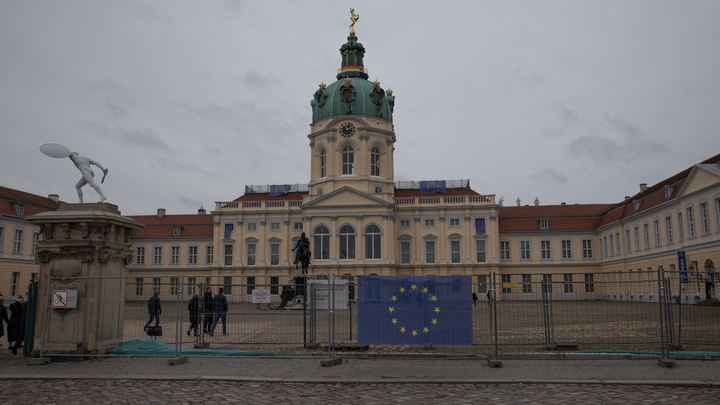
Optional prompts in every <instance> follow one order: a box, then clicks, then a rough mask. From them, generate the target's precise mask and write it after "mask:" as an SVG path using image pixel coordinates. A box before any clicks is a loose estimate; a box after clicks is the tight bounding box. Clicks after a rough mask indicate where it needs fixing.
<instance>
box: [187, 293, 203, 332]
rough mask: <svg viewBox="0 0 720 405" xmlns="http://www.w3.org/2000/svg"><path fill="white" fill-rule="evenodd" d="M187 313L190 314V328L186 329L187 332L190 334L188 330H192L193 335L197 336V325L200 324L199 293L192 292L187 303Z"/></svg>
mask: <svg viewBox="0 0 720 405" xmlns="http://www.w3.org/2000/svg"><path fill="white" fill-rule="evenodd" d="M188 313H189V314H190V329H188V331H187V334H188V336H190V331H191V330H194V331H195V333H194V334H193V336H197V330H198V325H199V324H200V295H198V293H195V294H193V297H192V299H191V300H190V302H189V303H188Z"/></svg>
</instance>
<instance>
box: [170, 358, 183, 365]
mask: <svg viewBox="0 0 720 405" xmlns="http://www.w3.org/2000/svg"><path fill="white" fill-rule="evenodd" d="M187 361H188V359H187V357H175V358H174V359H170V360H168V366H179V365H180V364H185V363H187Z"/></svg>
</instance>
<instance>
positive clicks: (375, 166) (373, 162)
mask: <svg viewBox="0 0 720 405" xmlns="http://www.w3.org/2000/svg"><path fill="white" fill-rule="evenodd" d="M370 175H371V176H379V175H380V151H379V150H378V149H377V148H372V150H371V151H370Z"/></svg>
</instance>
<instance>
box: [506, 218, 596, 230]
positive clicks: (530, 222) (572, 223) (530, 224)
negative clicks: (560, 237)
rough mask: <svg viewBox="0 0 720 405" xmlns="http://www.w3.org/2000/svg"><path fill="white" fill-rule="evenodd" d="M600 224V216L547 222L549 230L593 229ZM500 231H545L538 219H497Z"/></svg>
mask: <svg viewBox="0 0 720 405" xmlns="http://www.w3.org/2000/svg"><path fill="white" fill-rule="evenodd" d="M599 224H600V218H599V217H596V218H554V219H551V220H550V221H549V222H548V226H549V229H550V230H551V231H573V230H585V229H588V230H595V229H597V227H598V225H599ZM498 227H499V230H500V232H519V231H546V230H547V229H540V221H539V220H538V219H502V218H501V219H500V221H498Z"/></svg>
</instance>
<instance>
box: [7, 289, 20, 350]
mask: <svg viewBox="0 0 720 405" xmlns="http://www.w3.org/2000/svg"><path fill="white" fill-rule="evenodd" d="M21 333H22V302H21V301H20V300H16V301H13V303H12V304H10V319H9V322H8V345H9V347H8V350H12V349H13V347H14V346H13V343H14V342H16V341H17V340H19V339H20V334H21Z"/></svg>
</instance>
